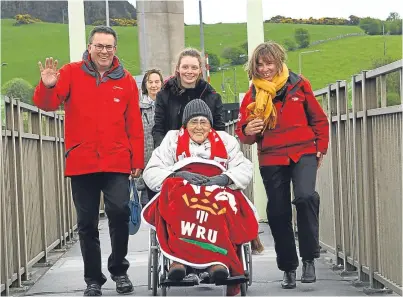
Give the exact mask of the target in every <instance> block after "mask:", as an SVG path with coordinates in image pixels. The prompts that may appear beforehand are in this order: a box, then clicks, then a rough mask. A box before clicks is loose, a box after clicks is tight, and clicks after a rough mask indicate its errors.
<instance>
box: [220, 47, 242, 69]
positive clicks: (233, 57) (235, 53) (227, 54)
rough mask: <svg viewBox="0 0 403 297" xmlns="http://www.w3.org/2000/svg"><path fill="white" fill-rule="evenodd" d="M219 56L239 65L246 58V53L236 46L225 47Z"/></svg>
mask: <svg viewBox="0 0 403 297" xmlns="http://www.w3.org/2000/svg"><path fill="white" fill-rule="evenodd" d="M221 57H223V58H224V59H227V60H230V61H231V64H232V65H241V64H244V63H245V62H246V61H247V60H248V57H247V55H245V54H244V52H243V51H242V50H241V49H240V48H238V47H226V48H225V49H224V50H223V52H222V54H221Z"/></svg>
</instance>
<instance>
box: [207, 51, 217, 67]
mask: <svg viewBox="0 0 403 297" xmlns="http://www.w3.org/2000/svg"><path fill="white" fill-rule="evenodd" d="M207 54H208V63H209V65H210V72H216V71H218V67H220V58H219V57H218V56H217V55H216V54H213V53H207Z"/></svg>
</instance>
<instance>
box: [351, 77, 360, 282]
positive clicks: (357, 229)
mask: <svg viewBox="0 0 403 297" xmlns="http://www.w3.org/2000/svg"><path fill="white" fill-rule="evenodd" d="M356 89H357V86H356V75H353V76H352V79H351V97H352V99H351V103H352V113H353V135H352V141H353V176H354V180H355V181H356V182H354V195H353V200H354V225H355V232H356V234H357V235H356V236H357V270H358V280H357V283H360V282H362V280H363V275H362V256H361V251H360V249H361V238H360V228H361V222H360V219H359V215H360V212H359V209H358V205H359V203H358V182H357V181H358V173H357V170H358V169H357V162H358V161H357V155H358V149H357V138H356V135H357V94H356ZM353 260H354V259H353Z"/></svg>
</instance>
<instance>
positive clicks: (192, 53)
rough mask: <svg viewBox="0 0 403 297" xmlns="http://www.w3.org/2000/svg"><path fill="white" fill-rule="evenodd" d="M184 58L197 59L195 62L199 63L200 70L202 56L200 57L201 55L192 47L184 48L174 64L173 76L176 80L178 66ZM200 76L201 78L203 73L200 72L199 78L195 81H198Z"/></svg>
mask: <svg viewBox="0 0 403 297" xmlns="http://www.w3.org/2000/svg"><path fill="white" fill-rule="evenodd" d="M184 57H193V58H197V60H198V61H199V67H200V69H201V68H202V56H201V53H200V52H199V51H198V50H197V49H195V48H192V47H188V48H185V49H184V50H182V51H181V52H180V53H179V55H178V62H177V63H176V67H175V76H176V77H177V78H179V71H178V69H179V66H180V64H181V62H182V59H183V58H184ZM202 76H203V73H202V72H200V74H199V77H198V78H197V80H199V79H200V78H201V77H202Z"/></svg>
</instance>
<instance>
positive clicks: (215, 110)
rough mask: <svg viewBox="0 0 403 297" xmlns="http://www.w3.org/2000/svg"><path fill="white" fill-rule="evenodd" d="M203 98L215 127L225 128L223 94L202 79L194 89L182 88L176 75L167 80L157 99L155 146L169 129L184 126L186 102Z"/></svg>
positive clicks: (218, 129) (154, 131)
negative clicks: (183, 117) (183, 116)
mask: <svg viewBox="0 0 403 297" xmlns="http://www.w3.org/2000/svg"><path fill="white" fill-rule="evenodd" d="M197 98H199V99H202V100H203V101H204V102H206V103H207V105H208V106H209V107H210V110H211V113H212V114H213V128H214V129H215V130H217V131H220V130H221V131H223V130H225V123H224V116H223V105H222V101H221V96H220V95H219V94H218V93H216V92H215V90H214V89H213V87H212V86H211V85H210V84H208V83H207V82H206V81H204V80H202V79H201V80H200V81H199V82H198V83H197V85H196V87H195V88H194V89H181V88H180V87H179V85H178V81H177V78H176V77H172V78H170V79H169V80H167V81H166V82H165V84H164V86H163V87H162V89H161V91H159V92H158V94H157V99H156V101H155V118H154V120H155V124H154V127H153V131H152V135H153V138H154V146H155V147H158V146H159V145H160V144H161V142H162V140H163V139H164V137H165V135H166V134H167V132H168V131H169V130H178V129H180V127H181V126H182V115H183V110H184V108H185V106H186V104H187V103H188V102H189V101H191V100H193V99H197Z"/></svg>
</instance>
